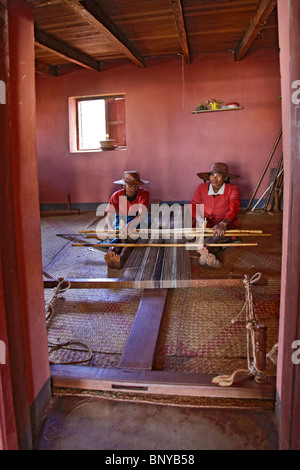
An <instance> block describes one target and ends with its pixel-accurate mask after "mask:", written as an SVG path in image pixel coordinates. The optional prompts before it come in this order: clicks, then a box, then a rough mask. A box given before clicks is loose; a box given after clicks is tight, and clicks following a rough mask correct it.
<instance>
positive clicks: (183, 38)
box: [171, 0, 191, 64]
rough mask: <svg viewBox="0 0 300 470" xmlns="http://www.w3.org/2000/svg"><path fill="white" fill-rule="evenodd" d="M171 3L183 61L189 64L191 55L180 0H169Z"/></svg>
mask: <svg viewBox="0 0 300 470" xmlns="http://www.w3.org/2000/svg"><path fill="white" fill-rule="evenodd" d="M171 5H172V8H173V13H174V16H175V21H176V27H177V31H178V34H179V40H180V44H181V48H182V52H183V56H184V58H185V62H186V63H187V64H190V63H191V57H190V52H189V46H188V41H187V35H186V30H185V24H184V18H183V11H182V5H181V1H180V0H171Z"/></svg>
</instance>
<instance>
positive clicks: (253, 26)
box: [234, 0, 277, 60]
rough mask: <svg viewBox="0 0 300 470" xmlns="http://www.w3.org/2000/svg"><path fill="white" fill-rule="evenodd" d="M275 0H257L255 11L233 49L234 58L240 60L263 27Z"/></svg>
mask: <svg viewBox="0 0 300 470" xmlns="http://www.w3.org/2000/svg"><path fill="white" fill-rule="evenodd" d="M276 3H277V0H259V2H258V4H257V7H256V10H255V13H254V15H253V17H252V19H251V21H250V23H249V26H248V28H247V31H246V32H245V34H244V36H243V38H242V39H241V41H240V42H239V44H238V45H237V47H236V48H235V51H234V59H235V60H241V59H242V58H243V57H244V56H245V54H246V53H247V51H248V49H249V48H250V46H251V45H252V43H253V42H254V40H255V38H256V37H257V35H258V34H259V33H260V31H261V30H262V28H263V27H264V25H265V23H266V21H267V20H268V18H269V16H270V14H271V13H272V11H273V9H274V7H275V5H276Z"/></svg>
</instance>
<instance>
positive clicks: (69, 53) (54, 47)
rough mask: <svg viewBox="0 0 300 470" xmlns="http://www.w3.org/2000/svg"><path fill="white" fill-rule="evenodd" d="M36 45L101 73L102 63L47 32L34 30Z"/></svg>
mask: <svg viewBox="0 0 300 470" xmlns="http://www.w3.org/2000/svg"><path fill="white" fill-rule="evenodd" d="M34 36H35V45H36V46H38V47H41V48H43V49H46V50H48V51H50V52H52V53H54V54H56V55H58V56H60V57H63V58H64V59H67V60H69V61H71V62H74V63H75V64H78V65H81V66H82V67H85V68H88V69H92V70H97V71H98V72H99V71H100V62H99V61H98V60H95V59H94V58H93V57H90V56H89V55H87V54H84V53H83V52H81V51H79V50H78V49H75V48H74V47H71V46H70V45H69V44H67V43H66V42H64V41H61V40H60V39H57V38H56V37H54V36H52V35H50V34H48V33H46V32H45V31H43V30H41V29H39V28H36V27H35V28H34Z"/></svg>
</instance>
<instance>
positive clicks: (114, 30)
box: [64, 0, 144, 67]
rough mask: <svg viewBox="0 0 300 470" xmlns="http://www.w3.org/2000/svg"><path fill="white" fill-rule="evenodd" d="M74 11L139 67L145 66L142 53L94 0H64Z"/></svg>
mask: <svg viewBox="0 0 300 470" xmlns="http://www.w3.org/2000/svg"><path fill="white" fill-rule="evenodd" d="M64 3H65V4H66V5H68V7H69V8H71V9H72V11H73V12H75V13H76V14H78V15H80V16H81V17H82V18H83V19H84V20H85V21H86V22H87V23H89V24H90V25H91V26H93V27H94V28H95V29H96V30H97V31H98V32H99V33H101V34H103V35H104V36H105V37H106V38H107V39H108V40H109V41H110V42H111V43H112V44H113V45H114V46H115V47H117V48H118V49H120V50H121V52H122V53H123V54H124V55H125V56H126V57H127V58H128V59H129V60H131V62H133V63H134V64H135V65H137V66H139V67H144V62H143V59H142V57H141V54H140V53H139V52H138V51H137V50H136V49H135V48H134V46H133V45H132V44H131V43H130V41H129V40H128V39H127V37H126V36H125V34H124V33H123V31H121V30H120V28H119V27H118V26H117V25H116V24H115V23H114V22H113V21H112V20H111V19H110V18H109V16H108V15H107V14H106V12H105V11H104V10H103V9H102V8H101V7H100V6H99V5H98V3H96V2H95V1H94V0H88V1H83V2H81V3H79V2H78V1H76V0H65V2H64Z"/></svg>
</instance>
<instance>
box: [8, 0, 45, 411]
mask: <svg viewBox="0 0 300 470" xmlns="http://www.w3.org/2000/svg"><path fill="white" fill-rule="evenodd" d="M8 23H9V67H10V93H11V133H12V136H13V138H12V151H11V159H12V168H13V175H12V177H13V186H14V195H13V197H14V214H12V216H13V215H14V217H15V223H16V227H17V231H18V233H17V239H16V249H17V256H18V273H16V274H15V275H18V276H19V285H20V293H21V303H22V312H20V314H21V315H22V320H21V319H20V322H21V321H23V329H24V347H25V359H26V377H27V386H28V398H29V404H31V403H32V401H33V400H34V398H35V397H36V396H37V394H38V392H39V391H40V390H41V388H42V387H43V385H44V384H45V382H46V380H47V379H48V378H49V374H50V373H49V360H48V346H47V345H48V342H47V331H46V324H45V303H44V295H43V278H42V261H41V232H40V217H39V188H38V171H37V158H36V134H35V126H36V115H35V80H34V46H33V44H34V30H33V12H32V8H31V7H30V6H28V5H24V4H23V2H21V1H20V0H11V1H10V2H9V21H8ZM22 386H23V387H25V384H22Z"/></svg>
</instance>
